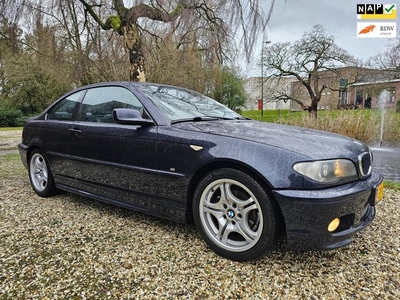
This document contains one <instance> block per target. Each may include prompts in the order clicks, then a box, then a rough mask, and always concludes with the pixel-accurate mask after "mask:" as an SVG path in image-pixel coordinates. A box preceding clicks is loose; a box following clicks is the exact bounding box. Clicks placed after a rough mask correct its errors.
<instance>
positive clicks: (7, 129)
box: [0, 127, 22, 131]
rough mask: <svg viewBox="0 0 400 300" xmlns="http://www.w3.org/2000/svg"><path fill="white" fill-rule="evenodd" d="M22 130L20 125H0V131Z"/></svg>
mask: <svg viewBox="0 0 400 300" xmlns="http://www.w3.org/2000/svg"><path fill="white" fill-rule="evenodd" d="M10 130H22V127H0V131H10Z"/></svg>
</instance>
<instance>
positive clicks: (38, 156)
mask: <svg viewBox="0 0 400 300" xmlns="http://www.w3.org/2000/svg"><path fill="white" fill-rule="evenodd" d="M28 166H29V168H28V172H29V181H30V182H31V185H32V188H33V190H34V191H35V192H36V194H38V195H39V196H41V197H49V196H52V195H55V194H57V192H58V189H57V188H56V186H55V183H54V178H53V174H52V173H51V170H50V166H49V163H48V161H47V159H46V158H45V156H44V154H42V153H41V151H40V150H38V149H35V150H33V151H32V153H31V155H30V157H29V164H28Z"/></svg>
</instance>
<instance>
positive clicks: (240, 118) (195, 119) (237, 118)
mask: <svg viewBox="0 0 400 300" xmlns="http://www.w3.org/2000/svg"><path fill="white" fill-rule="evenodd" d="M244 119H245V118H243V117H235V118H227V117H217V116H201V117H200V116H198V117H193V118H187V119H179V120H174V121H172V122H171V124H177V123H183V122H200V121H218V120H244Z"/></svg>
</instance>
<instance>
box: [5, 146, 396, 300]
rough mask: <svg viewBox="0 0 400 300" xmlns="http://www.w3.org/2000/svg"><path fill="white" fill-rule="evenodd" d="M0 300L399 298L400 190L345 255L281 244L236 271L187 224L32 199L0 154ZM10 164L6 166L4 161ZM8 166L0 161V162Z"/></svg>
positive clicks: (13, 164) (389, 193) (22, 176)
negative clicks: (3, 173)
mask: <svg viewBox="0 0 400 300" xmlns="http://www.w3.org/2000/svg"><path fill="white" fill-rule="evenodd" d="M0 150H1V151H0V161H1V169H3V170H4V169H5V168H6V169H8V168H10V169H13V170H14V171H13V174H10V175H9V176H2V177H0V178H1V179H0V190H1V194H0V299H160V298H161V299H267V298H268V299H391V300H394V299H399V298H400V273H399V265H400V240H399V236H400V226H399V223H400V218H399V215H400V211H399V201H400V192H398V191H397V192H396V191H394V190H389V189H387V190H386V193H385V197H384V199H383V200H382V202H381V203H380V204H379V205H378V207H377V217H376V219H375V220H374V222H373V224H372V225H371V226H369V227H368V228H367V229H365V230H364V231H361V232H360V233H358V234H357V235H356V236H355V241H354V242H353V243H352V244H351V245H350V246H348V247H345V248H342V249H338V250H334V251H330V252H293V251H289V250H287V249H286V248H285V244H284V243H281V244H280V245H279V246H278V247H277V248H276V249H275V250H274V251H272V252H271V253H269V254H268V255H267V256H265V257H264V258H263V259H261V260H259V261H257V262H252V263H239V262H234V261H230V260H227V259H224V258H221V257H219V256H217V255H215V254H214V253H213V252H212V251H211V250H210V249H208V248H207V246H206V245H205V243H204V242H203V241H202V240H201V239H200V237H199V236H198V234H197V232H196V229H195V228H194V226H192V225H182V224H175V223H172V222H168V221H165V220H162V219H157V218H154V217H149V216H145V215H143V214H139V213H135V212H132V211H129V210H125V209H121V208H118V207H115V206H110V205H106V204H103V203H100V202H96V201H92V200H90V199H87V198H83V197H80V196H76V195H72V194H69V193H63V194H61V195H58V196H56V197H52V198H40V197H38V196H37V195H36V194H35V193H34V192H33V190H32V189H31V187H30V185H29V180H28V175H27V172H26V171H25V170H23V169H22V167H21V166H20V162H19V161H18V159H16V157H15V156H16V155H17V154H15V153H14V152H12V151H11V152H10V151H7V150H6V149H0ZM6 156H7V157H9V158H10V159H5V157H6ZM5 162H7V163H5Z"/></svg>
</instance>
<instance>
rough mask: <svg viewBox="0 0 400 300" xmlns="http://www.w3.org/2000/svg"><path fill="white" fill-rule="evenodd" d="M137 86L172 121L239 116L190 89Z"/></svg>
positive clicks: (236, 117) (233, 117)
mask: <svg viewBox="0 0 400 300" xmlns="http://www.w3.org/2000/svg"><path fill="white" fill-rule="evenodd" d="M138 88H139V89H140V91H141V92H143V93H144V94H145V95H146V96H147V97H148V98H149V99H150V100H151V101H152V102H153V104H154V105H155V106H157V108H158V109H159V110H160V111H161V112H162V113H163V114H164V115H165V116H167V117H168V118H169V119H170V121H171V122H172V123H174V122H179V121H185V120H202V119H210V118H216V119H238V118H241V116H240V115H238V114H237V113H235V112H234V111H232V110H230V109H229V108H227V107H226V106H224V105H222V104H220V103H219V102H217V101H215V100H213V99H211V98H209V97H206V96H204V95H202V94H200V93H197V92H194V91H191V90H186V89H180V88H175V87H172V86H159V85H139V86H138Z"/></svg>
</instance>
